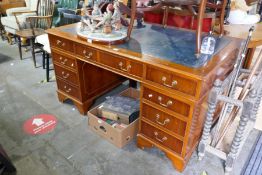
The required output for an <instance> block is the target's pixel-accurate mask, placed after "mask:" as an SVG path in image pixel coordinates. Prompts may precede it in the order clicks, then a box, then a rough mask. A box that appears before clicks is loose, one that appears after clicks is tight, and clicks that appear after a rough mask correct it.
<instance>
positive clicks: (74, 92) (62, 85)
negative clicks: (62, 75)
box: [56, 78, 80, 99]
mask: <svg viewBox="0 0 262 175" xmlns="http://www.w3.org/2000/svg"><path fill="white" fill-rule="evenodd" d="M56 82H57V87H58V89H59V90H60V91H63V92H64V93H66V94H68V95H70V96H72V97H74V98H77V99H80V94H79V93H80V91H79V89H78V88H76V87H74V86H71V85H69V84H68V83H66V82H64V81H63V80H60V79H59V78H57V79H56Z"/></svg>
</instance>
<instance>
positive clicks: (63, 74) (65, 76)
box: [62, 71, 70, 79]
mask: <svg viewBox="0 0 262 175" xmlns="http://www.w3.org/2000/svg"><path fill="white" fill-rule="evenodd" d="M62 76H63V78H65V79H66V78H68V77H69V76H70V74H69V73H67V74H66V73H65V72H64V71H63V72H62Z"/></svg>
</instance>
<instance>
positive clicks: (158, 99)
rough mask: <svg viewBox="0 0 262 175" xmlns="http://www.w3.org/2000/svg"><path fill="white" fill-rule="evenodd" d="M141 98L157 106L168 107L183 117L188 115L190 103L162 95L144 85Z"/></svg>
mask: <svg viewBox="0 0 262 175" xmlns="http://www.w3.org/2000/svg"><path fill="white" fill-rule="evenodd" d="M143 98H145V99H147V100H148V101H150V102H153V103H155V104H157V105H159V106H162V107H164V108H167V109H170V110H172V111H174V112H176V113H178V114H181V115H183V116H185V117H188V116H189V112H190V105H189V104H187V103H184V102H182V101H179V100H177V99H174V98H172V97H168V96H166V95H163V94H161V93H158V92H156V91H153V90H151V89H149V88H146V87H144V93H143Z"/></svg>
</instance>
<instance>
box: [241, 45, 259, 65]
mask: <svg viewBox="0 0 262 175" xmlns="http://www.w3.org/2000/svg"><path fill="white" fill-rule="evenodd" d="M255 51H256V48H249V49H248V50H247V54H246V58H245V62H244V65H243V68H244V69H249V68H250V67H251V63H252V59H253V57H254V54H255Z"/></svg>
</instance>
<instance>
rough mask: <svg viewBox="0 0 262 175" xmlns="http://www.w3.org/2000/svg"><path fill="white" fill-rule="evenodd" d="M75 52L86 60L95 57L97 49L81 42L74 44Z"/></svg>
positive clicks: (94, 58)
mask: <svg viewBox="0 0 262 175" xmlns="http://www.w3.org/2000/svg"><path fill="white" fill-rule="evenodd" d="M75 53H76V55H78V56H80V57H83V58H84V59H86V60H90V59H91V60H96V59H97V51H96V50H94V49H92V48H90V47H88V46H86V45H83V44H78V43H76V44H75Z"/></svg>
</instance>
